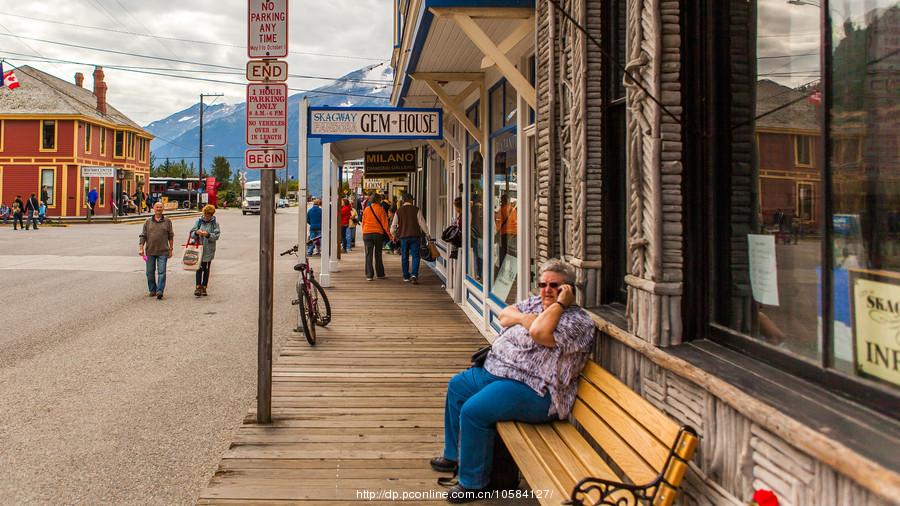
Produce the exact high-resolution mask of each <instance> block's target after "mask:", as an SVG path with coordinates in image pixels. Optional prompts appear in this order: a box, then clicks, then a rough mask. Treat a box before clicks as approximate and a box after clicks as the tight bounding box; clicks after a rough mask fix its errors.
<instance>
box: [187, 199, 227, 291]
mask: <svg viewBox="0 0 900 506" xmlns="http://www.w3.org/2000/svg"><path fill="white" fill-rule="evenodd" d="M215 214H216V207H215V206H213V205H210V204H207V205H206V206H204V207H203V217H202V218H199V219H198V220H197V223H194V226H193V228H191V234H192V235H193V237H194V238H195V240H199V241H200V244H202V245H203V256H202V257H201V258H200V268H199V269H197V287H196V289H194V296H195V297H206V295H207V294H206V286H207V285H208V284H209V267H210V264H211V263H212V261H213V258H215V257H216V241H218V240H219V234H221V233H222V232H221V229H220V228H219V223H218V222H217V221H216V217H215Z"/></svg>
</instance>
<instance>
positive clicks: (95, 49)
mask: <svg viewBox="0 0 900 506" xmlns="http://www.w3.org/2000/svg"><path fill="white" fill-rule="evenodd" d="M7 31H8V32H10V33H0V36H3V37H15V38H18V39H24V40H33V41H38V42H45V43H47V44H58V45H61V46H68V47H74V48H78V49H87V50H90V51H97V52H100V53H112V54H119V55H125V56H134V57H136V58H147V59H150V60H161V61H168V62H173V63H184V64H187V65H199V66H201V67H212V68H220V69H225V70H237V71H245V69H244V68H242V67H230V66H227V65H218V64H214V63H203V62H195V61H190V60H180V59H176V58H165V57H162V56H151V55H145V54H139V53H129V52H125V51H115V50H113V49H102V48H98V47H91V46H82V45H79V44H70V43H68V42H59V41H55V40H47V39H38V38H33V37H25V36H24V35H16V34H14V33H12V32H11V31H10V30H7ZM28 47H29V48H31V50H32V51H34V52H36V53H39V51H37V50H36V49H34V48H33V47H31V46H28ZM20 55H21V53H20ZM41 57H42V58H46V57H45V56H41ZM379 65H381V64H378V65H374V66H370V67H368V68H369V69H373V68H375V67H377V66H379ZM173 70H180V69H173ZM288 76H289V77H296V78H300V79H321V80H326V81H346V82H359V83H365V84H389V83H391V82H392V81H387V80H375V79H352V78H347V77H322V76H309V75H304V74H288Z"/></svg>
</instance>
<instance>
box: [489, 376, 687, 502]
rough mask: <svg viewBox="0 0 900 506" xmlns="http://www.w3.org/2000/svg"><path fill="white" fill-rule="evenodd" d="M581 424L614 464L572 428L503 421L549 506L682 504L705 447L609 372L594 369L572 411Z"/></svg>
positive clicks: (503, 432)
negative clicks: (690, 467) (685, 484)
mask: <svg viewBox="0 0 900 506" xmlns="http://www.w3.org/2000/svg"><path fill="white" fill-rule="evenodd" d="M571 418H574V420H575V422H576V423H577V424H578V425H579V426H580V427H581V428H582V429H583V431H584V432H586V433H587V434H589V435H590V438H591V439H593V441H594V442H595V443H596V444H597V445H598V446H599V447H600V448H601V449H602V451H603V453H605V454H606V457H607V461H608V462H612V465H610V464H607V461H604V459H603V458H602V457H601V455H600V454H598V452H597V451H596V450H595V449H594V448H593V447H592V446H591V444H590V443H589V442H588V441H589V440H588V439H586V438H585V437H584V436H582V434H581V433H580V432H579V431H578V429H576V427H575V425H573V424H572V423H569V422H567V421H559V422H554V423H549V424H541V425H532V424H527V423H520V422H501V423H498V424H497V431H498V433H499V434H500V437H501V438H502V439H503V442H504V443H505V444H506V447H507V449H509V452H510V454H511V455H512V457H513V459H514V460H515V461H516V464H517V465H518V466H519V469H520V470H521V472H522V474H523V475H524V476H525V479H526V480H528V484H529V485H530V486H531V489H532V490H535V491H538V490H542V491H544V490H549V491H551V493H550V494H547V495H549V497H546V496H544V497H539V500H540V502H541V504H545V505H547V504H560V503H563V502H564V501H566V499H568V501H567V504H576V505H581V504H615V505H631V504H651V505H653V506H669V505H670V504H672V503H673V501H674V500H675V496H676V495H677V493H678V488H679V486H680V485H681V480H682V478H683V477H684V473H685V472H686V471H687V463H688V462H689V461H690V460H691V459H692V458H693V456H694V450H695V449H696V447H697V444H698V442H699V439H698V436H697V432H696V431H695V430H694V429H692V428H691V427H687V426H679V425H678V424H677V423H675V422H674V421H673V420H672V419H670V418H669V417H667V416H666V415H665V414H664V413H662V412H661V411H660V410H659V409H657V408H656V407H655V406H653V405H652V404H650V403H649V402H647V401H646V400H645V399H644V398H642V397H641V396H640V395H638V394H637V393H635V392H634V391H632V390H631V389H629V388H628V387H627V386H625V384H623V383H622V382H621V381H619V380H618V379H617V378H615V377H614V376H613V375H612V374H610V373H609V372H608V371H606V370H604V369H603V368H602V367H600V366H599V365H597V364H596V363H594V362H588V363H587V365H586V366H585V368H584V370H583V371H582V372H581V379H580V380H579V383H578V395H577V398H576V400H575V405H574V407H573V408H572V417H571Z"/></svg>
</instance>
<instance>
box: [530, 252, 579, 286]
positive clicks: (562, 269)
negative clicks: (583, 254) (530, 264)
mask: <svg viewBox="0 0 900 506" xmlns="http://www.w3.org/2000/svg"><path fill="white" fill-rule="evenodd" d="M547 271H550V272H556V273H558V274H562V275H563V277H564V278H565V281H566V283H568V284H570V285H574V284H575V267H572V265H571V264H568V263H566V262H563V261H562V260H560V259H558V258H551V259H550V260H547V261H546V262H544V263H542V264H541V268H540V269H539V270H538V277H540V276H541V275H542V274H544V273H545V272H547Z"/></svg>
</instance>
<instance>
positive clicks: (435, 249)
mask: <svg viewBox="0 0 900 506" xmlns="http://www.w3.org/2000/svg"><path fill="white" fill-rule="evenodd" d="M428 249H429V250H430V251H431V256H432V258H434V260H433V261H437V259H438V258H441V251H440V250H439V249H438V247H437V245H435V244H434V242H433V241H432V242H429V243H428Z"/></svg>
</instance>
